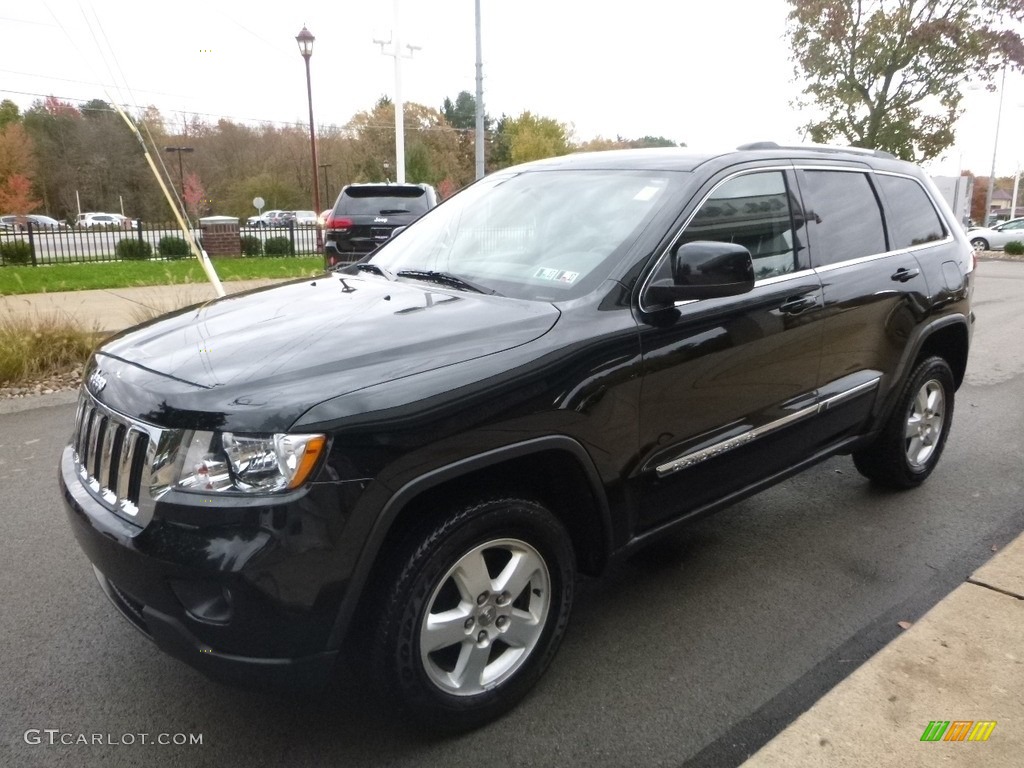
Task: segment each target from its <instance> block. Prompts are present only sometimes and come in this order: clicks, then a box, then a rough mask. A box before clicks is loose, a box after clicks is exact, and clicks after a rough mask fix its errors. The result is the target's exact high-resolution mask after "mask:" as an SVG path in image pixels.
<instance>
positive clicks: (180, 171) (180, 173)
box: [164, 147, 196, 210]
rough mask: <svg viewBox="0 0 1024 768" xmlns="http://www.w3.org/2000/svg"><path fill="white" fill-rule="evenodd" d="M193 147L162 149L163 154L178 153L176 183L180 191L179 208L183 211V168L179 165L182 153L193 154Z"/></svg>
mask: <svg viewBox="0 0 1024 768" xmlns="http://www.w3.org/2000/svg"><path fill="white" fill-rule="evenodd" d="M195 151H196V150H195V147H164V152H177V153H178V183H179V184H180V189H181V208H182V210H185V167H184V166H183V165H182V163H181V153H182V152H195Z"/></svg>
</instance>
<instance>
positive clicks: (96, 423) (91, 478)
mask: <svg viewBox="0 0 1024 768" xmlns="http://www.w3.org/2000/svg"><path fill="white" fill-rule="evenodd" d="M149 431H150V430H149V429H148V428H147V427H146V426H145V425H143V424H135V423H132V422H131V421H130V420H129V419H128V418H126V417H124V416H122V415H120V414H117V413H114V412H113V411H111V410H109V409H108V408H105V407H103V406H102V405H100V404H99V403H97V402H96V401H95V400H93V399H92V398H91V397H90V396H89V395H88V394H86V393H84V392H83V394H82V396H81V398H80V399H79V402H78V417H77V419H76V423H75V434H74V449H75V466H76V468H77V469H78V474H79V475H80V476H81V478H82V481H83V482H84V483H85V485H86V487H87V488H89V490H90V491H92V493H93V494H94V495H96V496H98V497H99V498H101V499H102V500H103V501H104V502H106V503H107V504H108V505H109V506H110V507H111V508H112V509H113V510H114V511H115V512H118V513H120V514H123V515H124V516H126V517H128V518H130V519H132V518H136V517H137V516H138V514H139V497H140V494H141V492H142V481H143V475H144V474H145V473H146V470H147V452H148V449H149V441H150V436H149Z"/></svg>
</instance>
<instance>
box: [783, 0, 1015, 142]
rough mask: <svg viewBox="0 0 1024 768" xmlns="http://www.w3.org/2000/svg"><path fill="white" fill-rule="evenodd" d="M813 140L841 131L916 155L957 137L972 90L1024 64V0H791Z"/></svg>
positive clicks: (793, 39) (793, 38) (792, 35)
mask: <svg viewBox="0 0 1024 768" xmlns="http://www.w3.org/2000/svg"><path fill="white" fill-rule="evenodd" d="M788 2H789V5H790V6H791V9H790V12H789V17H788V18H789V26H788V37H789V42H790V45H791V46H792V51H793V60H794V63H795V72H796V76H797V78H798V80H799V81H800V82H805V83H806V86H805V87H804V90H803V96H802V98H801V99H800V100H799V105H800V106H802V107H813V108H816V110H818V111H819V112H820V117H816V118H813V119H811V120H810V121H809V122H808V123H807V125H806V129H807V132H808V134H809V136H810V138H811V139H812V140H813V141H817V142H828V141H832V140H834V139H836V138H839V139H845V140H846V141H848V142H849V143H850V144H852V145H854V146H860V147H868V148H873V149H884V150H887V151H889V152H892V153H893V154H895V155H897V156H899V157H901V158H904V159H906V160H917V161H924V160H929V159H931V158H934V157H937V156H938V155H939V154H941V152H942V151H943V150H944V149H946V148H947V147H949V146H951V145H952V144H953V142H954V125H955V123H956V120H957V117H958V116H959V115H960V113H961V107H960V103H961V99H962V97H963V93H962V89H963V86H964V83H965V80H966V79H967V78H968V77H970V78H973V79H974V80H976V81H980V82H986V83H991V82H992V80H993V76H994V75H995V73H996V72H998V71H999V69H1000V68H1001V67H1002V66H1003V65H1004V64H1007V65H1010V66H1014V67H1022V66H1024V42H1022V39H1021V35H1020V34H1019V33H1018V32H1017V31H1015V29H1013V24H1014V23H1016V24H1018V25H1019V24H1020V23H1024V0H788Z"/></svg>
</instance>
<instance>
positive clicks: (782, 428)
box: [60, 143, 973, 728]
mask: <svg viewBox="0 0 1024 768" xmlns="http://www.w3.org/2000/svg"><path fill="white" fill-rule="evenodd" d="M972 273H973V251H972V248H971V246H970V244H969V243H968V242H967V240H966V239H965V236H964V233H963V231H962V230H961V228H960V227H959V226H958V225H957V223H956V221H955V220H954V218H953V217H952V215H951V214H950V212H949V210H948V209H947V208H946V206H945V204H944V203H943V202H942V200H941V198H940V197H939V196H938V195H937V194H936V192H935V190H934V189H933V187H932V185H931V184H930V182H929V180H928V179H927V178H926V177H925V175H924V174H923V173H922V172H921V171H920V170H918V169H917V168H916V167H914V166H912V165H909V164H907V163H904V162H900V161H897V160H895V159H893V158H892V157H890V156H888V155H884V154H882V153H872V152H865V151H854V150H844V149H829V148H809V147H805V148H800V147H796V148H782V147H778V146H776V145H774V144H768V143H765V144H756V145H748V146H746V147H742V148H740V149H739V150H737V151H733V152H727V153H724V154H701V153H697V152H692V151H689V150H679V149H658V150H632V151H623V152H607V153H594V154H581V155H574V156H569V157H560V158H556V159H550V160H544V161H540V162H535V163H531V164H528V165H523V166H519V167H515V168H510V169H507V170H504V171H500V172H498V173H495V174H493V175H491V176H488V177H486V178H484V179H483V180H481V181H480V182H478V183H476V184H474V185H472V186H470V187H469V188H467V189H466V190H464V191H462V192H461V193H459V194H458V195H456V196H454V197H453V198H452V199H451V200H449V201H447V202H445V203H444V204H443V205H441V206H438V207H437V208H436V209H434V210H432V211H430V212H428V213H427V214H426V215H424V216H423V217H422V218H421V219H419V220H418V221H416V222H415V223H414V224H413V225H411V226H410V227H409V228H408V229H407V230H405V231H404V232H403V233H402V234H401V235H400V236H398V237H395V238H393V239H390V240H389V241H387V242H386V243H385V244H384V245H383V246H382V247H380V248H379V249H378V250H376V251H375V252H374V254H373V255H372V256H370V257H367V258H364V259H363V260H362V261H360V262H358V263H356V264H354V265H350V266H346V267H344V268H343V269H341V270H340V271H337V272H333V273H329V274H325V275H323V276H321V277H318V278H316V279H312V280H310V279H305V280H299V281H295V282H291V283H289V284H286V285H283V286H278V287H275V288H270V289H264V290H259V291H254V292H250V293H247V294H242V295H236V296H229V297H227V298H224V299H220V300H217V301H212V302H210V303H208V304H203V305H199V306H195V307H192V308H190V309H186V310H183V311H180V312H177V313H175V314H172V315H169V316H166V317H164V318H162V319H158V320H155V321H152V322H149V323H147V324H145V325H142V326H139V327H137V328H134V329H131V330H128V331H126V332H124V333H122V334H120V335H119V336H117V337H115V338H113V339H111V340H109V341H107V342H106V343H105V344H103V345H102V346H101V347H100V348H99V349H98V350H97V351H96V353H95V355H94V356H93V358H92V360H91V362H90V363H89V365H88V368H87V370H86V375H85V382H84V384H83V387H82V391H81V399H80V406H79V409H78V416H77V423H76V425H75V428H74V435H73V438H72V441H71V444H70V445H69V446H68V447H67V449H66V450H65V451H64V454H63V456H62V459H61V465H60V482H61V485H62V487H63V493H64V499H65V501H66V504H67V509H68V512H69V519H70V523H71V526H72V528H73V529H74V532H75V535H76V536H77V538H78V540H79V542H80V544H81V546H82V548H83V549H84V550H85V552H86V554H87V556H88V558H89V559H90V560H91V561H92V563H93V565H94V567H95V572H96V577H97V579H98V580H99V583H100V585H101V587H102V588H103V591H104V592H105V593H106V594H107V596H108V597H109V598H110V600H111V601H112V602H113V603H114V605H115V606H116V607H117V608H118V609H119V610H120V612H121V613H122V614H124V616H125V617H126V618H127V619H128V620H129V621H131V622H132V623H133V624H134V625H135V626H136V627H138V628H139V629H140V630H141V631H142V632H143V633H145V634H146V635H147V636H148V637H150V638H151V639H152V640H153V641H155V642H156V643H157V645H159V646H160V647H161V648H163V649H164V650H165V651H167V652H168V653H170V654H171V655H174V656H176V657H178V658H179V659H183V660H185V661H186V662H188V663H189V664H192V665H194V666H196V667H198V668H200V669H202V670H204V671H205V672H207V673H208V674H210V675H212V676H216V677H219V678H223V679H229V680H234V681H237V682H241V683H247V684H265V683H272V684H281V685H289V684H300V683H317V682H319V681H322V680H324V679H326V678H327V674H326V673H327V671H328V670H329V669H330V668H331V667H332V666H333V665H334V664H335V662H336V661H337V660H338V659H339V658H340V657H341V656H342V655H346V656H347V657H348V658H351V657H350V656H348V655H351V654H359V655H365V664H366V666H367V667H368V668H369V669H371V670H372V671H373V674H374V675H375V680H376V681H377V682H378V684H379V685H380V687H381V688H382V689H383V690H384V691H386V692H387V694H388V696H389V697H390V698H391V700H393V701H394V702H395V703H396V705H398V706H400V707H402V708H404V709H405V710H407V711H408V712H410V713H411V714H412V715H414V716H415V717H416V718H418V719H419V720H421V721H424V722H427V723H431V724H434V725H440V726H442V727H449V728H462V727H471V726H474V725H477V724H479V723H482V722H485V721H487V720H488V719H490V718H493V717H495V716H497V715H498V714H500V713H501V712H503V711H504V710H506V709H508V708H509V707H510V706H512V705H513V704H514V703H515V702H516V701H517V700H518V699H519V698H520V697H522V696H523V695H524V694H525V693H526V692H527V691H528V690H529V688H530V687H531V686H532V685H533V684H534V683H535V682H536V681H537V679H538V678H539V677H540V676H541V674H542V673H543V672H544V669H545V668H546V667H547V665H548V664H549V662H550V661H551V659H552V657H553V656H554V654H555V651H556V649H557V647H558V645H559V642H560V641H561V639H562V636H563V634H564V633H565V631H566V628H567V626H568V623H569V613H570V609H571V606H572V603H573V588H574V581H575V579H576V577H577V574H578V573H583V574H599V573H601V572H602V570H603V569H605V568H606V566H607V565H608V564H609V562H610V561H612V559H613V558H616V557H621V556H622V555H624V554H627V553H630V552H632V551H634V550H635V549H636V548H637V547H639V546H641V545H643V544H644V543H645V542H648V541H649V540H651V539H652V538H654V537H656V536H658V535H659V534H662V533H664V532H666V531H669V530H672V529H673V528H674V527H676V526H678V525H679V524H681V523H685V522H686V521H687V520H690V519H692V518H694V517H695V516H697V515H701V514H704V513H707V512H711V511H713V510H716V509H718V508H721V507H723V506H725V505H728V504H731V503H733V502H735V501H737V500H738V499H740V498H742V497H744V496H747V495H749V494H752V493H755V492H756V491H758V490H760V489H763V488H765V487H766V486H769V485H771V484H772V483H776V482H778V481H780V480H782V479H784V478H786V477H789V476H791V475H793V474H794V473H796V472H799V471H800V470H802V469H805V468H807V467H809V466H811V465H813V464H815V463H816V462H819V461H821V460H823V459H825V458H826V457H829V456H832V455H834V454H839V453H844V454H846V453H848V454H852V456H853V461H854V463H855V465H856V467H857V468H858V469H859V470H860V471H861V472H862V473H863V474H864V475H866V476H867V477H868V478H870V479H871V480H873V481H875V482H877V483H879V484H881V485H884V486H889V487H892V488H909V487H912V486H916V485H918V484H919V483H921V482H922V481H923V480H924V479H925V478H926V477H928V475H929V474H930V473H931V472H932V470H933V469H934V468H935V466H936V463H937V462H938V460H939V456H940V455H941V453H942V448H943V445H944V443H945V441H946V437H947V435H948V434H949V428H950V422H951V419H952V416H953V398H954V393H955V392H956V390H957V388H958V386H959V385H960V383H961V381H962V380H963V377H964V368H965V366H966V364H967V352H968V345H969V340H970V338H971V329H972V324H973V315H972V312H971V307H970V300H971V293H972V280H971V278H972ZM357 658H358V662H359V666H362V664H363V658H362V656H359V657H357Z"/></svg>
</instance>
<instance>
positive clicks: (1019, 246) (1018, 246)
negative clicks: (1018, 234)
mask: <svg viewBox="0 0 1024 768" xmlns="http://www.w3.org/2000/svg"><path fill="white" fill-rule="evenodd" d="M1004 250H1005V251H1006V252H1007V253H1008V254H1009V255H1010V256H1024V243H1022V242H1021V241H1020V240H1011V241H1010V242H1008V243H1007V244H1006V248H1004Z"/></svg>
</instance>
